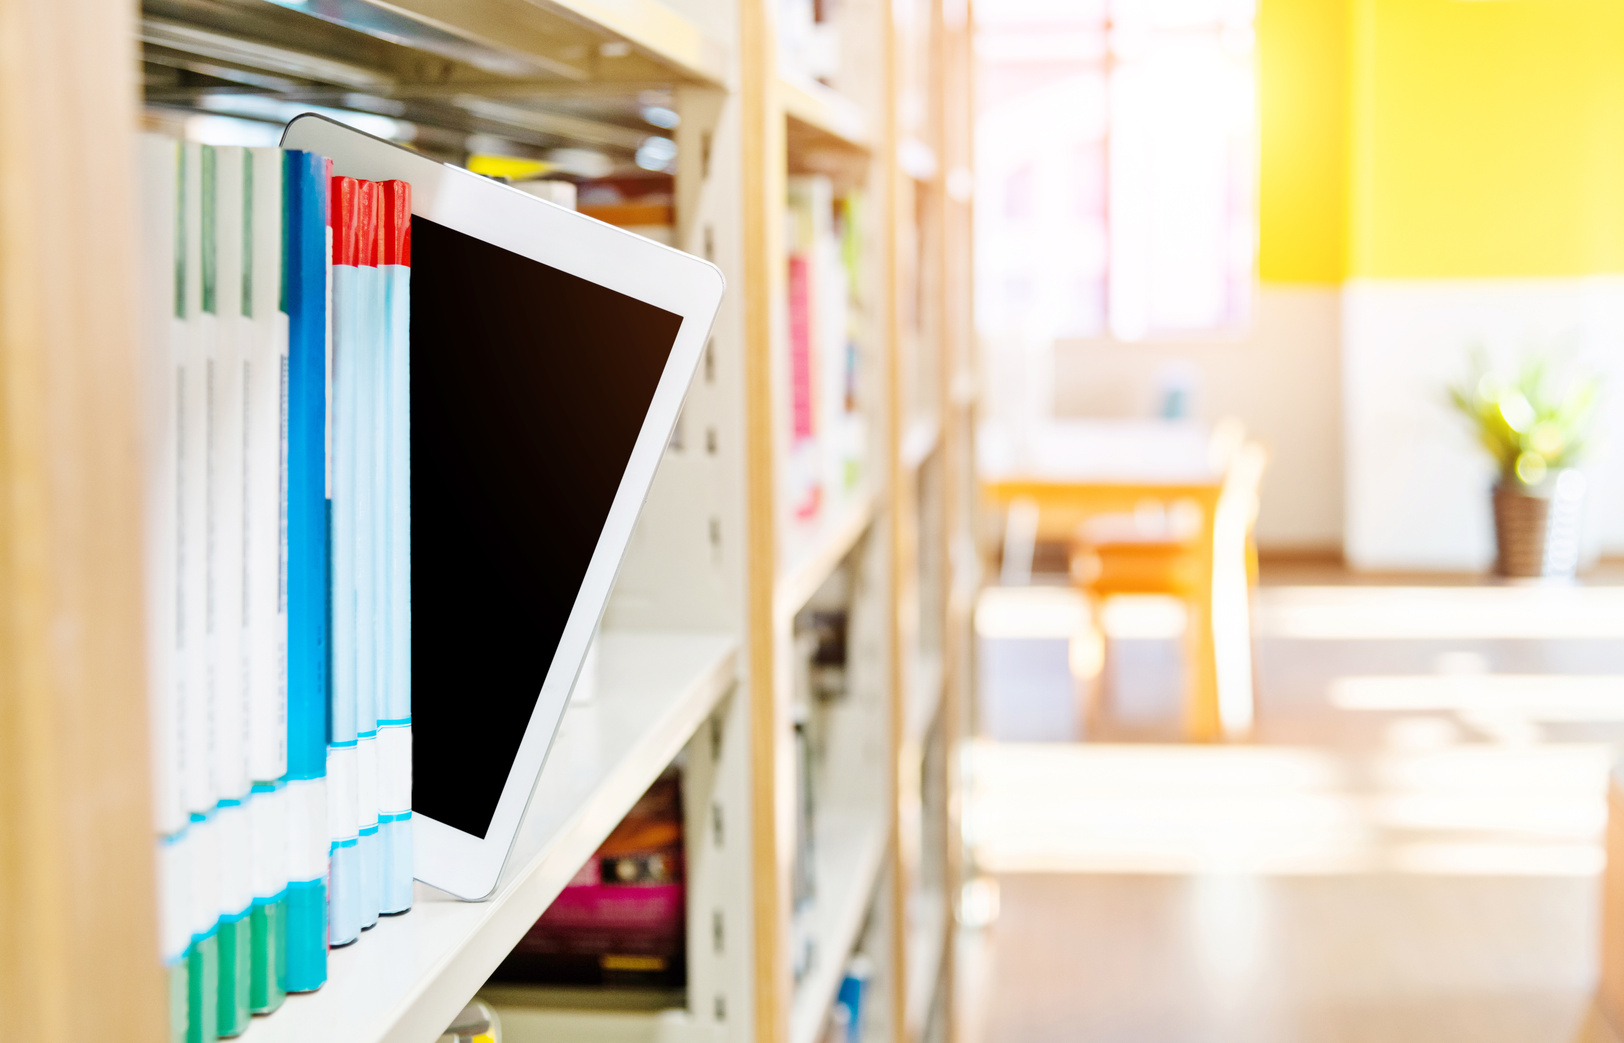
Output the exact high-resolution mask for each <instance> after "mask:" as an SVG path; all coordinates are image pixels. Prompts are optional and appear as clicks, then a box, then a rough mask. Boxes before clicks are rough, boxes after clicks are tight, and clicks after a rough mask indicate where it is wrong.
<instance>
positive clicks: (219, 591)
mask: <svg viewBox="0 0 1624 1043" xmlns="http://www.w3.org/2000/svg"><path fill="white" fill-rule="evenodd" d="M213 151H214V193H213V195H214V221H213V228H214V236H215V248H214V273H213V281H214V290H213V295H212V296H213V302H212V303H213V308H214V311H213V314H214V316H215V359H214V372H213V380H212V383H213V395H212V396H211V397H212V399H213V402H212V406H213V409H212V417H211V429H212V430H211V434H212V435H213V438H212V444H211V446H210V456H211V458H212V466H211V467H210V472H211V475H210V478H211V481H210V489H209V492H210V497H209V500H210V502H209V513H210V516H211V519H212V524H211V526H210V528H211V532H212V539H211V542H212V552H211V554H210V562H211V565H212V568H211V569H210V576H209V580H210V594H211V598H210V600H211V612H210V616H211V623H212V627H211V630H212V634H213V637H214V646H215V681H214V684H215V692H216V701H217V706H218V711H217V713H216V715H215V757H216V758H217V764H216V775H217V776H218V778H219V780H220V794H219V797H220V799H221V800H235V801H238V802H241V801H243V800H246V799H247V797H248V787H249V784H250V782H251V781H252V780H251V778H250V776H249V772H248V727H249V715H248V697H249V692H248V687H247V684H246V681H247V677H246V669H245V665H246V657H245V654H244V652H245V649H244V645H243V631H244V623H245V618H246V613H245V611H244V597H243V595H244V587H243V574H244V570H245V567H246V562H245V559H244V556H243V551H244V540H243V528H244V525H245V519H246V512H245V510H244V502H243V501H244V495H245V487H244V485H243V474H244V469H243V459H244V426H243V423H244V416H245V410H244V408H243V393H244V386H243V379H242V377H243V357H244V351H243V348H244V344H245V340H246V338H245V337H244V336H243V334H244V333H245V332H246V331H245V330H244V323H243V321H242V274H243V194H242V187H243V158H244V157H243V150H242V149H240V148H216V149H214V150H213Z"/></svg>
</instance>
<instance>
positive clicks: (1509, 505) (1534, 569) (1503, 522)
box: [1494, 468, 1585, 578]
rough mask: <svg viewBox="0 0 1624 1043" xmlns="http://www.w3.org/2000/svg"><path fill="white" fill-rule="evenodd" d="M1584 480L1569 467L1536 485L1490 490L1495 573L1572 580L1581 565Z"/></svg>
mask: <svg viewBox="0 0 1624 1043" xmlns="http://www.w3.org/2000/svg"><path fill="white" fill-rule="evenodd" d="M1584 499H1585V478H1584V475H1583V474H1580V473H1579V472H1578V471H1577V470H1574V469H1572V468H1568V469H1565V470H1561V471H1556V472H1553V473H1552V474H1551V475H1550V476H1549V477H1548V478H1546V480H1545V481H1543V482H1541V483H1540V484H1539V485H1538V486H1534V487H1530V486H1526V485H1522V484H1520V483H1515V482H1504V481H1502V482H1499V483H1498V484H1496V485H1495V487H1494V538H1495V546H1496V549H1497V550H1498V551H1499V556H1498V558H1497V560H1496V562H1495V571H1496V572H1497V573H1499V574H1500V575H1502V576H1512V577H1542V576H1544V577H1564V578H1566V577H1572V575H1573V574H1574V572H1575V570H1576V569H1577V568H1578V566H1579V520H1580V515H1581V514H1582V513H1583V510H1584Z"/></svg>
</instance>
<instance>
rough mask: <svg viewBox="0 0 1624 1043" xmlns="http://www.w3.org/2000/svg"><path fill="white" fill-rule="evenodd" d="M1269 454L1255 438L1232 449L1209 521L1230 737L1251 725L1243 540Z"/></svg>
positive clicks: (1221, 684)
mask: <svg viewBox="0 0 1624 1043" xmlns="http://www.w3.org/2000/svg"><path fill="white" fill-rule="evenodd" d="M1268 460H1269V453H1268V450H1266V449H1264V448H1263V446H1261V445H1259V444H1258V443H1257V442H1253V441H1245V442H1242V443H1241V445H1240V446H1239V447H1238V448H1237V449H1236V450H1235V452H1234V453H1233V455H1232V456H1231V457H1230V460H1229V469H1228V471H1227V472H1226V473H1225V475H1224V487H1223V490H1222V491H1221V492H1220V493H1219V494H1218V505H1217V508H1216V509H1215V510H1214V511H1213V519H1212V638H1213V656H1214V659H1215V660H1216V664H1215V665H1216V667H1217V673H1218V720H1219V722H1220V724H1221V725H1222V727H1223V730H1224V734H1225V735H1226V736H1228V737H1230V738H1240V737H1242V736H1244V735H1245V734H1246V733H1247V732H1248V731H1250V730H1251V727H1252V718H1253V692H1252V627H1251V592H1250V590H1249V589H1248V582H1247V580H1248V577H1247V562H1248V560H1249V555H1248V549H1247V547H1248V539H1249V537H1250V534H1251V531H1252V525H1253V523H1254V522H1256V521H1257V510H1258V490H1259V488H1260V487H1261V486H1262V483H1263V471H1264V468H1265V467H1266V466H1267V465H1268Z"/></svg>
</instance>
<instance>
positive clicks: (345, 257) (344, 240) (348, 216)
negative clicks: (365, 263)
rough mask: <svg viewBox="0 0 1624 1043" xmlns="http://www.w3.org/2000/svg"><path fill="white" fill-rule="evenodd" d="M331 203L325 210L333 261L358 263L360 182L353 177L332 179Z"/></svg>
mask: <svg viewBox="0 0 1624 1043" xmlns="http://www.w3.org/2000/svg"><path fill="white" fill-rule="evenodd" d="M331 184H332V199H333V203H332V206H330V207H329V208H328V210H327V213H328V215H329V220H330V221H331V223H332V226H333V263H334V264H347V265H351V266H354V265H356V264H359V263H360V260H359V258H358V257H357V254H358V253H359V252H360V247H361V243H360V225H359V220H360V216H361V214H360V206H359V205H358V202H357V199H356V197H357V196H358V195H360V186H361V183H360V182H358V181H356V180H355V178H353V177H335V178H333V179H332V182H331Z"/></svg>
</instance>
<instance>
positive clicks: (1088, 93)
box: [976, 0, 1257, 341]
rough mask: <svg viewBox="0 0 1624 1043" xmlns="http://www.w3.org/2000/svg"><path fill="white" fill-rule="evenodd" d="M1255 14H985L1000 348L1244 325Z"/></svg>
mask: <svg viewBox="0 0 1624 1043" xmlns="http://www.w3.org/2000/svg"><path fill="white" fill-rule="evenodd" d="M1255 6H1256V5H1255V0H998V2H997V3H991V4H985V5H981V6H980V7H979V8H978V21H979V27H978V38H977V55H978V61H979V64H980V91H981V97H980V99H979V103H980V110H979V113H978V122H977V144H976V153H977V155H976V161H977V168H978V178H979V180H980V182H981V184H982V185H983V186H985V189H986V190H988V191H990V193H992V194H986V192H984V194H983V195H982V200H983V205H982V206H980V207H978V208H977V214H978V218H977V221H978V227H977V230H976V232H977V269H978V270H977V280H976V282H977V295H978V300H977V307H978V315H979V321H980V323H981V326H982V328H983V330H984V331H985V332H988V333H993V334H1021V335H1036V336H1052V337H1066V338H1099V337H1105V336H1110V337H1114V338H1116V339H1118V340H1125V341H1137V340H1144V339H1147V338H1154V337H1181V336H1200V335H1212V334H1222V333H1225V332H1231V331H1237V330H1239V329H1240V328H1241V327H1242V326H1244V324H1245V322H1246V319H1247V313H1248V309H1249V305H1250V297H1251V285H1252V273H1253V269H1254V256H1255V253H1256V240H1257V217H1256V202H1255V200H1256V178H1257V175H1256V150H1257V145H1256V140H1257V138H1256V123H1257V120H1256V98H1255V75H1254V71H1253V65H1252V48H1253V33H1252V21H1253V16H1254V11H1255Z"/></svg>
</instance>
